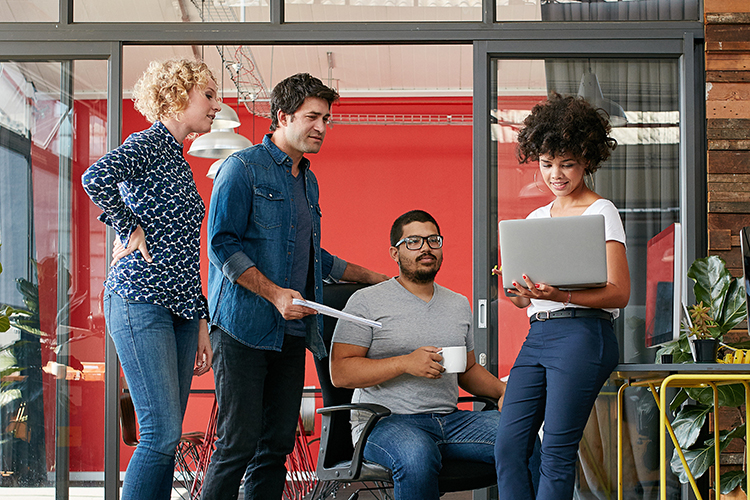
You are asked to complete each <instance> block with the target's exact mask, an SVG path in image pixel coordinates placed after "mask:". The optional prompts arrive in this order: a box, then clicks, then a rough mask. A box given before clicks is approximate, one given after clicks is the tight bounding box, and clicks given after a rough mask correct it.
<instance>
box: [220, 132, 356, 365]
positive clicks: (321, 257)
mask: <svg viewBox="0 0 750 500" xmlns="http://www.w3.org/2000/svg"><path fill="white" fill-rule="evenodd" d="M309 165H310V162H309V161H308V160H307V159H306V158H303V159H302V161H301V162H300V175H304V176H305V190H306V194H307V205H308V207H309V209H310V215H311V217H312V232H313V234H312V241H313V243H312V244H313V262H312V264H313V270H314V298H313V300H315V301H316V302H320V301H321V300H322V298H323V277H324V276H326V277H328V276H330V277H332V278H334V279H339V278H340V277H341V275H342V274H343V272H344V269H345V268H346V262H344V261H343V260H341V259H339V258H338V257H335V256H333V255H331V254H329V253H328V252H326V251H325V250H322V249H321V248H320V216H321V211H320V205H319V204H318V181H317V179H316V178H315V175H314V174H313V173H312V172H311V171H310V168H309ZM291 169H292V159H291V158H289V156H287V154H286V153H284V152H283V151H281V150H280V149H279V148H278V147H276V145H275V144H274V143H273V142H272V141H271V134H268V135H266V136H265V137H264V138H263V143H262V144H256V145H255V146H252V147H249V148H247V149H244V150H242V151H239V152H237V153H234V154H233V155H232V156H230V157H229V158H227V159H226V160H224V163H223V164H222V165H221V168H220V169H219V171H218V173H217V174H216V178H215V179H214V187H213V192H212V193H211V203H210V206H209V211H208V260H209V262H210V266H209V270H208V305H209V313H210V317H211V324H212V325H213V326H218V327H219V328H221V329H222V330H224V331H225V332H227V334H229V335H230V336H232V337H234V338H235V339H237V340H238V341H240V342H242V343H243V344H245V345H247V346H249V347H253V348H256V349H268V350H275V351H281V346H282V344H283V342H284V327H285V323H286V321H285V320H284V318H283V317H282V316H281V314H280V313H279V312H278V310H277V309H276V307H274V305H273V304H271V303H270V302H269V301H268V300H266V299H264V298H263V297H261V296H260V295H257V294H255V293H253V292H251V291H250V290H248V289H247V288H245V287H243V286H241V285H239V284H238V283H237V278H239V277H240V275H242V273H244V272H245V271H247V270H248V269H249V268H251V267H253V266H255V267H257V268H258V271H260V272H261V273H262V274H263V275H264V276H265V277H266V278H268V279H269V280H271V281H272V282H274V283H275V284H277V285H279V286H280V287H282V288H288V287H289V283H290V280H291V274H292V262H293V259H294V242H295V228H296V225H297V221H296V219H297V212H296V210H295V205H294V203H293V202H292V200H291V189H292V184H291V181H292V180H293V177H292V174H291ZM306 323H307V336H306V339H307V347H308V348H309V349H310V350H311V351H312V352H313V354H315V355H316V356H317V357H319V358H320V357H324V356H325V355H326V348H325V345H324V343H323V339H322V336H321V332H322V330H323V324H322V323H323V320H322V318H320V316H319V315H314V316H307V317H306Z"/></svg>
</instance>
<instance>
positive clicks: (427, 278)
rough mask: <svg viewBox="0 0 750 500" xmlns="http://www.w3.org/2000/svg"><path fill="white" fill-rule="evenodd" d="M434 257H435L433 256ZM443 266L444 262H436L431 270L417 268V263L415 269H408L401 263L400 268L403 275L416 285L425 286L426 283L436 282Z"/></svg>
mask: <svg viewBox="0 0 750 500" xmlns="http://www.w3.org/2000/svg"><path fill="white" fill-rule="evenodd" d="M433 257H434V256H433ZM442 264H443V262H442V260H436V261H435V265H434V266H433V267H431V268H427V269H425V268H417V266H416V262H415V263H414V266H413V267H406V266H404V265H402V264H401V262H399V264H398V267H399V270H400V271H401V275H402V276H403V277H404V278H406V279H408V280H409V281H412V282H414V283H417V284H420V285H424V284H426V283H432V282H433V281H435V276H437V273H438V271H440V266H441V265H442Z"/></svg>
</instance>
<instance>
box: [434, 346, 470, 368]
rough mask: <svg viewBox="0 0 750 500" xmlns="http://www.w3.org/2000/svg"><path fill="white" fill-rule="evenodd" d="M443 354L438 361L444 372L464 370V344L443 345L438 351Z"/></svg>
mask: <svg viewBox="0 0 750 500" xmlns="http://www.w3.org/2000/svg"><path fill="white" fill-rule="evenodd" d="M438 354H440V355H441V356H443V361H442V362H441V363H440V364H441V365H443V367H445V373H463V372H465V371H466V346H464V345H461V346H455V347H443V348H442V349H440V350H439V351H438Z"/></svg>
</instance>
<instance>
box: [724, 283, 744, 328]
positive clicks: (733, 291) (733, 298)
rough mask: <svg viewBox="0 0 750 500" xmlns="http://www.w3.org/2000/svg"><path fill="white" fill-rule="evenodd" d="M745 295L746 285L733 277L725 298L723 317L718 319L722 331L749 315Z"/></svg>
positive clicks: (732, 326)
mask: <svg viewBox="0 0 750 500" xmlns="http://www.w3.org/2000/svg"><path fill="white" fill-rule="evenodd" d="M745 295H746V294H745V287H744V286H742V284H741V283H740V282H739V280H737V279H734V278H732V281H731V284H730V285H729V290H728V291H727V296H726V299H725V300H724V310H723V311H722V315H721V317H720V318H718V319H717V321H718V322H719V325H720V326H721V330H722V333H726V332H728V331H729V330H731V329H732V328H734V327H735V326H737V325H738V324H740V323H741V322H742V321H743V320H744V319H745V318H746V317H747V306H746V305H745Z"/></svg>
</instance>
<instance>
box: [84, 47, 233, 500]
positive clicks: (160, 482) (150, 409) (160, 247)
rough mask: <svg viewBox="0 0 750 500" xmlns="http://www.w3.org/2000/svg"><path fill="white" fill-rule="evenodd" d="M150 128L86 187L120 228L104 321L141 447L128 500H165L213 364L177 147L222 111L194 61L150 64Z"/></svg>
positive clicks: (194, 228)
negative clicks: (198, 386)
mask: <svg viewBox="0 0 750 500" xmlns="http://www.w3.org/2000/svg"><path fill="white" fill-rule="evenodd" d="M134 100H135V108H136V109H137V110H138V111H139V112H140V113H141V114H143V115H144V116H145V117H146V118H147V119H148V120H149V121H150V122H152V123H153V125H152V126H151V127H150V128H148V129H146V130H143V131H141V132H137V133H134V134H132V135H131V136H129V137H128V138H127V139H126V140H125V142H124V143H123V144H122V145H121V146H119V147H118V148H116V149H114V150H112V151H110V152H109V153H107V154H106V155H104V156H103V157H102V158H101V159H99V160H98V161H97V162H96V163H94V164H93V165H91V167H89V168H88V169H87V170H86V172H85V173H84V174H83V179H82V180H83V187H84V189H85V190H86V192H87V193H88V195H89V196H90V197H91V200H92V201H93V202H94V203H95V204H96V205H97V206H98V207H99V208H101V209H102V210H103V212H104V213H103V214H102V215H101V216H100V217H99V220H101V221H102V222H104V223H105V224H107V225H110V226H112V227H113V228H114V229H115V230H116V231H117V236H118V238H117V242H116V244H115V248H114V251H113V254H112V255H113V262H112V266H111V268H110V270H109V275H108V276H107V280H106V282H105V283H104V285H105V292H104V317H105V321H106V323H107V329H108V331H109V334H110V336H111V337H112V340H113V341H114V344H115V347H116V349H117V354H118V356H119V358H120V361H121V363H122V369H123V373H124V374H125V379H126V381H127V383H128V387H129V389H130V395H131V397H132V400H133V405H134V407H135V410H136V414H137V415H138V425H139V429H140V441H139V443H138V447H137V448H136V450H135V453H134V454H133V457H132V458H131V460H130V463H129V465H128V468H127V472H126V473H125V480H124V482H123V486H122V498H123V500H132V499H137V500H145V499H168V498H169V497H170V491H171V488H172V474H173V469H174V455H175V449H176V447H177V444H178V443H179V440H180V435H181V434H182V419H183V415H184V413H185V407H186V405H187V399H188V394H189V391H190V383H191V380H192V376H193V375H194V374H195V375H202V374H203V373H206V372H207V371H208V370H209V368H210V367H211V357H212V351H211V343H210V340H209V337H208V328H207V318H208V308H207V303H206V299H205V297H204V296H203V291H202V287H201V279H200V230H201V222H202V221H203V217H204V215H205V206H204V204H203V201H202V200H201V198H200V196H199V194H198V191H197V189H196V187H195V182H194V180H193V174H192V171H191V170H190V165H188V163H187V161H185V158H184V156H183V151H182V142H183V141H184V140H185V138H186V137H187V136H188V135H190V134H193V133H204V132H208V131H209V130H210V129H211V124H212V122H213V119H214V117H215V115H216V113H217V112H218V111H219V109H220V104H219V98H218V91H217V88H216V81H215V78H214V77H213V75H212V73H211V71H210V70H209V69H208V67H207V66H206V65H205V64H203V63H201V62H196V61H190V60H169V61H165V62H152V63H151V64H150V65H149V67H148V69H147V70H146V72H145V73H144V74H143V76H142V77H141V78H140V79H139V80H138V82H137V83H136V86H135V89H134Z"/></svg>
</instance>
